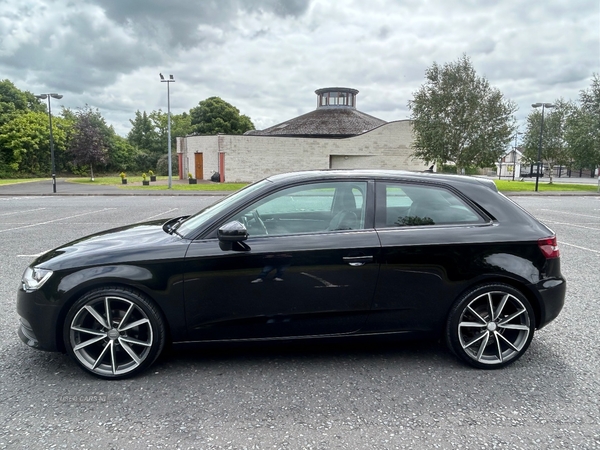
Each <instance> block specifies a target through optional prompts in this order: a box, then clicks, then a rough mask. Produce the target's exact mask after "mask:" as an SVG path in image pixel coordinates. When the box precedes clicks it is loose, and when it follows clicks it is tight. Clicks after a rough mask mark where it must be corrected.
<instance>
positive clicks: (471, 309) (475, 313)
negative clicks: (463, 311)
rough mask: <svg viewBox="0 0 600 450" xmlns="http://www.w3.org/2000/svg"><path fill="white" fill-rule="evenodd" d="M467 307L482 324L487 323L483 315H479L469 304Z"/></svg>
mask: <svg viewBox="0 0 600 450" xmlns="http://www.w3.org/2000/svg"><path fill="white" fill-rule="evenodd" d="M467 309H468V310H469V311H470V312H471V314H473V315H475V316H476V317H477V318H478V319H479V320H481V321H482V322H483V324H484V325H485V324H487V320H485V319H484V318H483V317H481V316H480V315H479V313H478V312H477V311H475V310H474V309H473V308H471V305H469V306H467Z"/></svg>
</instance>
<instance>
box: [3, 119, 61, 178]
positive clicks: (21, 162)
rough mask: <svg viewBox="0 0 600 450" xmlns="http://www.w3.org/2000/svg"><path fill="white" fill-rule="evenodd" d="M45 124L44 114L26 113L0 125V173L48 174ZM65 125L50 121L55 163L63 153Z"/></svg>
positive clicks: (48, 153)
mask: <svg viewBox="0 0 600 450" xmlns="http://www.w3.org/2000/svg"><path fill="white" fill-rule="evenodd" d="M48 124H49V121H48V114H46V113H45V112H36V111H28V112H24V113H19V114H15V115H14V116H13V117H12V118H11V119H10V120H8V121H7V122H5V123H3V124H2V125H0V172H6V173H30V174H40V175H41V174H45V175H48V174H49V173H50V172H51V158H50V132H49V126H48ZM66 125H67V124H66V122H65V121H64V120H63V119H61V118H60V117H55V118H54V119H53V121H52V135H53V137H54V153H55V159H56V160H58V158H59V157H61V156H62V155H63V154H64V153H65V149H66V136H67V135H66V132H65V128H66ZM57 169H59V166H58V165H57Z"/></svg>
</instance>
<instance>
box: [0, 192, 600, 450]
mask: <svg viewBox="0 0 600 450" xmlns="http://www.w3.org/2000/svg"><path fill="white" fill-rule="evenodd" d="M47 187H50V188H51V185H49V184H48V186H47ZM57 187H58V188H59V189H61V188H62V187H61V186H60V185H59V186H57ZM217 198H219V197H209V196H198V195H193V196H190V195H185V196H164V195H158V196H145V195H144V196H139V195H136V196H117V197H112V196H110V195H109V196H106V195H105V196H87V195H85V194H84V195H72V196H69V195H59V196H55V195H51V196H43V195H41V194H40V195H10V194H2V195H0V240H1V242H2V246H1V249H0V405H1V407H0V449H11V450H12V449H44V450H46V449H50V448H67V449H88V448H89V449H96V448H98V449H100V448H102V449H134V450H135V449H146V448H152V449H157V448H158V449H161V448H162V449H167V448H168V449H179V448H181V449H265V448H274V449H433V448H441V449H482V448H489V449H492V448H498V449H540V448H551V449H555V448H564V449H598V448H600V344H599V342H600V320H599V319H598V317H599V316H598V304H599V302H600V283H599V282H598V262H599V257H600V196H598V195H596V196H587V197H583V196H571V197H548V196H541V195H539V196H535V197H513V199H514V200H515V201H517V202H518V203H520V204H521V205H522V206H523V207H525V208H526V209H527V210H529V211H531V212H532V213H533V214H534V215H536V216H537V217H539V218H540V219H542V220H543V221H545V222H546V223H547V224H548V225H549V226H551V227H552V228H553V229H554V230H555V231H556V232H557V234H558V237H559V245H560V248H561V252H562V261H561V262H562V270H563V274H564V275H565V276H566V278H567V280H568V293H567V301H566V305H565V308H564V310H563V312H562V313H561V315H560V316H559V317H558V319H557V320H556V321H555V322H553V323H551V324H550V325H548V327H546V328H544V329H543V330H539V331H538V332H537V333H536V335H535V337H534V340H533V343H532V345H531V347H530V348H529V350H528V352H527V353H526V354H525V355H524V357H523V358H521V359H520V360H519V361H518V362H516V363H515V364H513V365H512V366H510V367H508V368H506V369H503V370H499V371H480V370H475V369H471V368H469V367H466V366H464V365H463V364H461V363H460V362H459V361H457V360H456V359H455V358H454V357H453V356H452V355H451V354H450V353H449V352H448V351H447V350H446V349H445V347H444V346H443V345H442V344H440V343H438V342H419V343H386V344H381V343H378V344H376V345H374V344H363V345H355V344H347V345H343V346H342V345H333V344H332V345H327V346H323V345H319V346H316V345H313V346H305V347H301V346H292V347H290V346H276V347H268V348H227V349H212V348H211V349H200V350H194V351H190V352H183V351H180V352H177V353H171V354H167V355H165V356H163V357H161V358H160V359H159V360H158V361H157V363H156V364H155V365H154V366H153V367H152V368H151V370H150V371H149V372H147V373H146V374H144V375H142V376H139V377H137V378H135V379H131V380H124V381H118V382H107V381H101V380H98V379H96V378H94V377H92V376H90V375H88V374H86V373H84V372H83V371H82V370H80V369H79V368H78V367H77V366H76V364H75V363H74V362H72V361H71V360H70V359H69V358H68V357H67V356H66V355H62V354H55V353H44V352H39V351H35V350H32V349H30V348H28V347H26V346H25V345H24V344H22V343H21V341H20V340H19V338H18V337H17V335H16V329H17V321H18V318H17V314H16V311H15V299H16V291H17V287H18V284H19V280H20V277H21V274H22V272H23V270H24V269H25V267H26V266H27V265H28V264H29V263H30V262H31V261H32V260H33V259H34V258H35V256H36V255H38V254H40V253H42V252H44V251H47V250H49V249H51V248H54V247H56V246H58V245H60V244H61V243H64V242H65V241H69V240H72V239H76V238H78V237H81V236H84V235H87V234H90V233H93V232H96V231H100V230H104V229H107V228H111V227H116V226H120V225H125V224H127V223H132V222H137V221H143V220H147V219H153V218H167V217H171V216H175V215H180V214H189V213H192V212H194V211H196V210H198V209H200V208H202V207H203V206H206V205H208V204H210V203H212V202H213V201H216V199H217Z"/></svg>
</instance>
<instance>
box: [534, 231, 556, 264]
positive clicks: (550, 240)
mask: <svg viewBox="0 0 600 450" xmlns="http://www.w3.org/2000/svg"><path fill="white" fill-rule="evenodd" d="M538 247H539V248H540V250H541V251H542V254H543V255H544V256H545V257H546V259H552V258H558V257H559V256H560V250H559V249H558V242H557V241H556V236H552V237H547V238H543V239H539V240H538Z"/></svg>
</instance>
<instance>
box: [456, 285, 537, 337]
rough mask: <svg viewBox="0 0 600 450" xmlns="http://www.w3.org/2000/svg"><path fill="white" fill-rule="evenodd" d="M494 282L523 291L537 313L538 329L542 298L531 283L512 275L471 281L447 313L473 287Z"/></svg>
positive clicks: (535, 313)
mask: <svg viewBox="0 0 600 450" xmlns="http://www.w3.org/2000/svg"><path fill="white" fill-rule="evenodd" d="M493 283H502V284H506V285H508V286H510V287H512V288H513V289H516V290H517V291H519V292H520V293H522V294H523V295H524V296H525V298H526V299H527V301H529V304H530V305H531V307H532V308H533V313H534V315H535V317H534V319H535V328H536V329H537V328H538V326H539V324H540V321H541V318H542V308H541V304H540V299H539V297H538V296H537V295H536V294H535V292H534V291H533V289H532V288H531V287H530V285H529V284H528V283H525V282H523V281H520V280H517V279H515V278H512V277H506V276H492V277H485V278H480V279H478V280H477V281H475V282H473V283H470V284H469V285H467V286H466V287H465V288H464V289H463V290H462V291H461V292H459V293H458V295H457V296H456V297H455V298H454V300H453V302H452V304H451V305H450V308H449V309H448V312H447V314H449V313H450V310H451V309H452V306H453V305H454V304H455V303H456V302H457V301H458V300H459V299H461V298H463V296H464V295H466V294H467V292H469V291H472V290H473V289H477V288H479V287H482V286H485V285H486V284H493Z"/></svg>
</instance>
